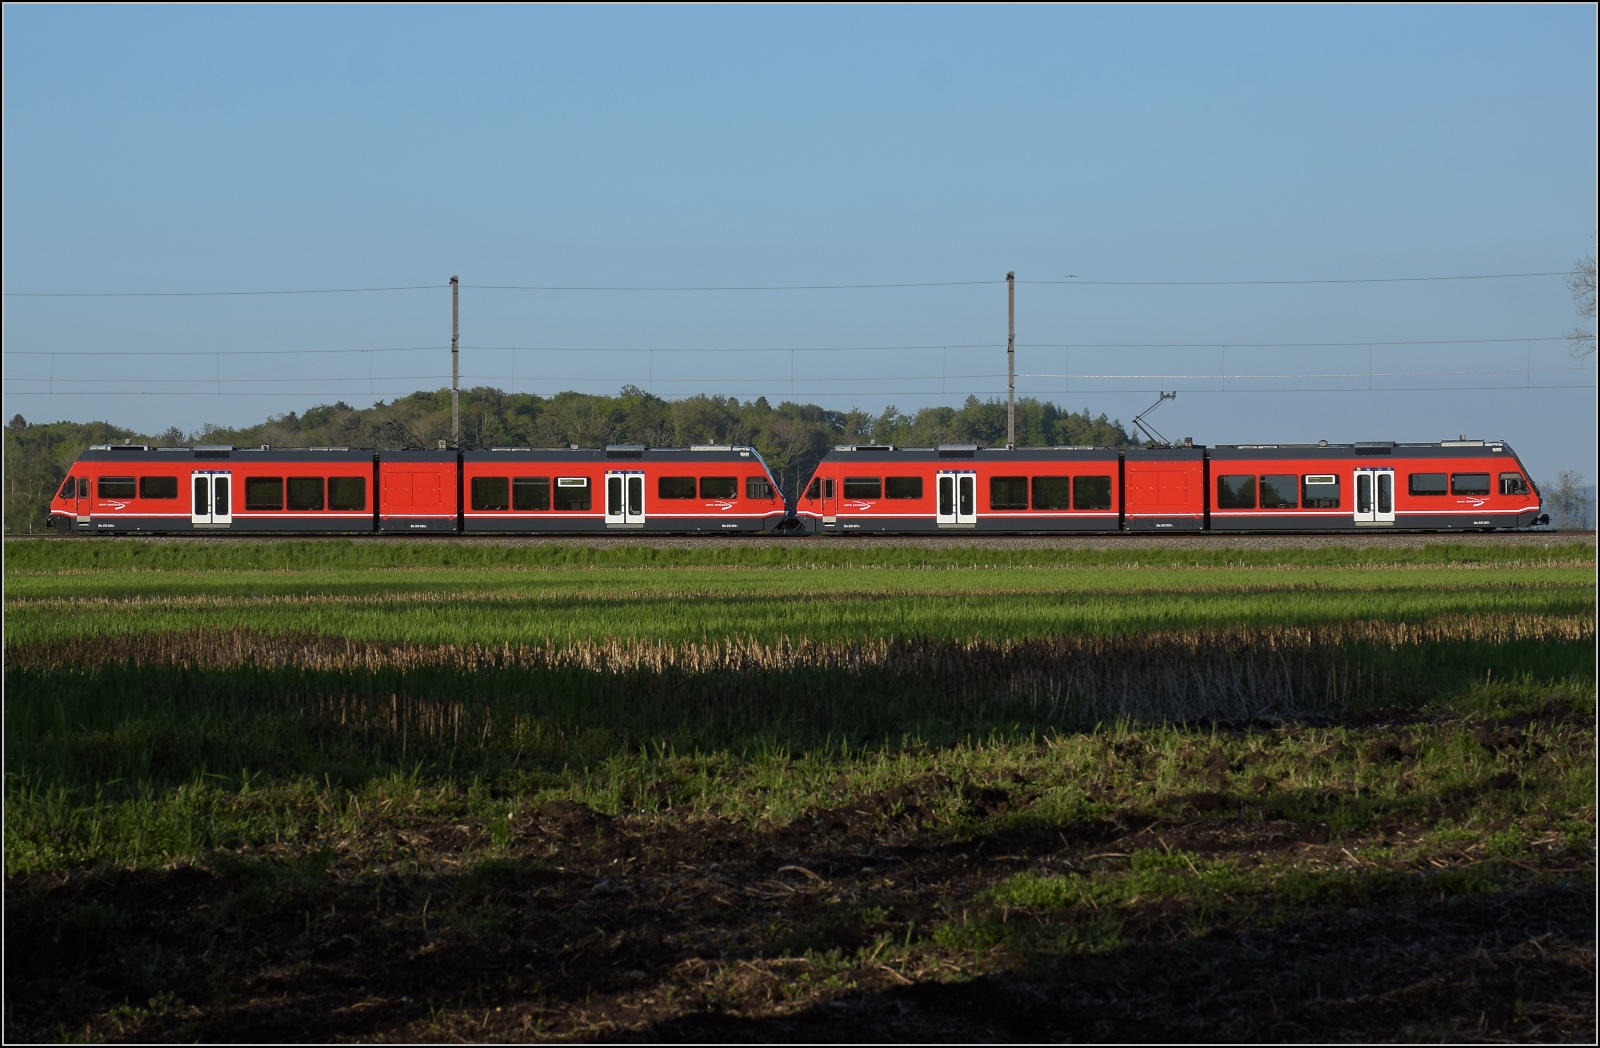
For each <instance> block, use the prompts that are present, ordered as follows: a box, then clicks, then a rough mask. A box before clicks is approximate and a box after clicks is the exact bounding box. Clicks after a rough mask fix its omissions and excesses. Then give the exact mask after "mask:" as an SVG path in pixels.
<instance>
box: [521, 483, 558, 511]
mask: <svg viewBox="0 0 1600 1048" xmlns="http://www.w3.org/2000/svg"><path fill="white" fill-rule="evenodd" d="M511 508H512V509H519V510H531V509H549V508H550V478H549V477H516V478H514V479H513V480H512V481H511Z"/></svg>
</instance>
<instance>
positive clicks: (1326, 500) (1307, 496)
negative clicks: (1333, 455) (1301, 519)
mask: <svg viewBox="0 0 1600 1048" xmlns="http://www.w3.org/2000/svg"><path fill="white" fill-rule="evenodd" d="M1301 496H1302V497H1301V502H1302V503H1303V504H1304V505H1305V508H1306V509H1338V508H1339V478H1338V476H1337V475H1336V474H1333V473H1312V474H1309V475H1308V476H1307V477H1306V482H1305V487H1304V488H1302V489H1301Z"/></svg>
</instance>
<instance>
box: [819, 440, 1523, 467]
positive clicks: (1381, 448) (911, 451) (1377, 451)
mask: <svg viewBox="0 0 1600 1048" xmlns="http://www.w3.org/2000/svg"><path fill="white" fill-rule="evenodd" d="M1486 453H1487V454H1504V455H1509V456H1511V457H1512V458H1515V457H1516V452H1514V451H1512V450H1511V446H1510V445H1509V444H1507V443H1505V442H1504V441H1500V440H1469V439H1467V438H1466V437H1462V438H1460V439H1457V440H1441V441H1436V442H1431V443H1427V442H1402V441H1392V440H1373V441H1356V442H1353V443H1349V444H1333V443H1329V442H1328V441H1325V440H1324V441H1318V442H1317V443H1315V444H1215V445H1211V446H1210V447H1207V446H1206V445H1204V444H1193V443H1189V442H1185V443H1183V444H1179V445H1174V446H1171V447H1124V448H1103V447H1088V446H1075V447H985V446H983V445H981V444H941V445H939V446H938V447H931V448H903V447H897V446H895V445H893V444H840V445H838V446H837V447H835V448H834V449H833V450H832V451H830V452H829V453H828V455H827V457H828V459H831V460H833V461H846V460H850V459H854V460H856V461H871V462H928V461H948V460H951V459H981V460H988V461H992V462H1006V461H1022V460H1027V461H1047V462H1053V461H1072V460H1096V459H1102V460H1103V459H1114V458H1116V457H1117V456H1118V455H1121V456H1123V457H1125V458H1127V459H1130V460H1165V461H1172V460H1174V459H1179V460H1182V459H1199V458H1201V457H1203V456H1205V455H1208V454H1209V455H1210V457H1211V458H1213V459H1224V460H1225V459H1245V458H1250V459H1263V458H1265V459H1271V458H1300V459H1306V458H1309V459H1317V458H1327V459H1357V458H1368V457H1373V456H1395V455H1399V456H1408V457H1412V458H1461V457H1466V456H1476V455H1483V454H1486Z"/></svg>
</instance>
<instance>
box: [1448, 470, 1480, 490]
mask: <svg viewBox="0 0 1600 1048" xmlns="http://www.w3.org/2000/svg"><path fill="white" fill-rule="evenodd" d="M1450 494H1452V495H1487V494H1489V474H1487V473H1452V474H1450Z"/></svg>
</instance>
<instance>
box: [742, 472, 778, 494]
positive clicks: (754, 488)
mask: <svg viewBox="0 0 1600 1048" xmlns="http://www.w3.org/2000/svg"><path fill="white" fill-rule="evenodd" d="M744 497H745V498H747V499H770V498H771V497H772V485H771V484H770V483H769V482H768V481H767V478H766V477H746V478H744Z"/></svg>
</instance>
